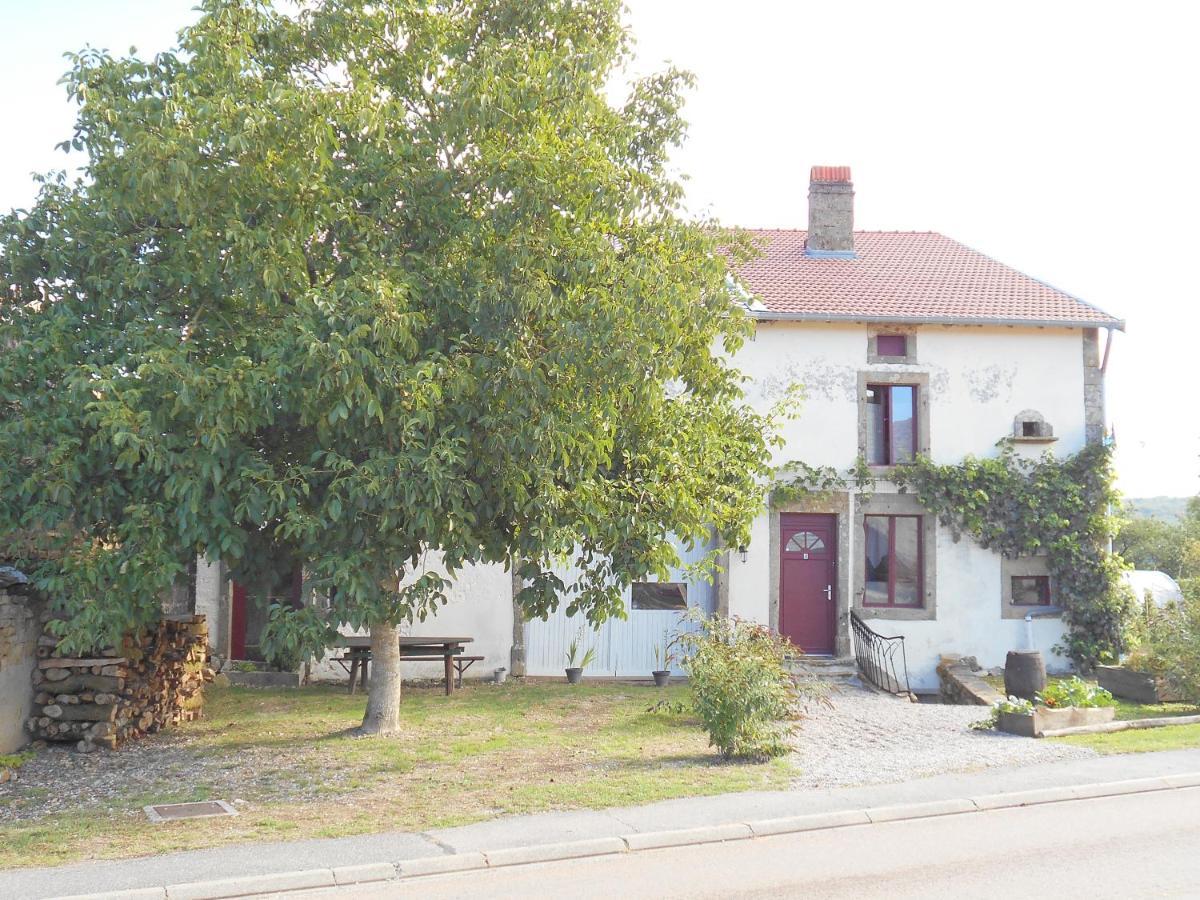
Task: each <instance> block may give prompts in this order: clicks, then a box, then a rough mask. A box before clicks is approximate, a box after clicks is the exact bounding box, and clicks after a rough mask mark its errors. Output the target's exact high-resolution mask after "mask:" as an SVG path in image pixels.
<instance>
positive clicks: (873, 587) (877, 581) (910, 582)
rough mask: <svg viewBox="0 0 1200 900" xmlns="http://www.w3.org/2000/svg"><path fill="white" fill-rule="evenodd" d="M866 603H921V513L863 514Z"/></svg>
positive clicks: (922, 552)
mask: <svg viewBox="0 0 1200 900" xmlns="http://www.w3.org/2000/svg"><path fill="white" fill-rule="evenodd" d="M863 524H864V525H865V528H866V535H865V540H864V547H865V553H864V556H865V557H866V565H867V571H866V580H865V587H866V592H865V594H864V595H863V605H864V606H902V607H909V608H917V607H920V606H922V605H923V604H922V600H921V598H922V588H923V584H922V582H923V576H922V571H923V566H924V559H923V555H924V546H923V544H922V531H921V517H920V516H864V517H863Z"/></svg>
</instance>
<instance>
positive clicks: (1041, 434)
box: [1012, 409, 1058, 444]
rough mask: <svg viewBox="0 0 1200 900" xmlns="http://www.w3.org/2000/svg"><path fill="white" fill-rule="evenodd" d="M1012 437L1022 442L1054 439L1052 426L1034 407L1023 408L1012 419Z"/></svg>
mask: <svg viewBox="0 0 1200 900" xmlns="http://www.w3.org/2000/svg"><path fill="white" fill-rule="evenodd" d="M1012 439H1013V440H1014V441H1016V442H1017V443H1023V444H1048V443H1050V442H1051V441H1056V440H1058V438H1056V437H1055V436H1054V428H1053V427H1052V426H1051V425H1050V423H1049V422H1047V421H1046V417H1045V416H1043V415H1042V414H1041V413H1040V412H1038V411H1037V410H1036V409H1025V410H1022V411H1021V412H1019V413H1017V416H1016V418H1015V419H1013V433H1012Z"/></svg>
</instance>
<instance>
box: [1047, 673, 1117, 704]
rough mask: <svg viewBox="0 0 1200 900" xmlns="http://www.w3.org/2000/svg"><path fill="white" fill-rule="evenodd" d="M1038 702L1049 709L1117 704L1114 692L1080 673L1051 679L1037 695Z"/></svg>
mask: <svg viewBox="0 0 1200 900" xmlns="http://www.w3.org/2000/svg"><path fill="white" fill-rule="evenodd" d="M1037 700H1038V703H1040V704H1042V706H1045V707H1047V708H1049V709H1061V708H1063V707H1066V706H1080V707H1085V708H1086V707H1095V706H1115V705H1116V702H1117V701H1115V700H1113V696H1112V694H1110V693H1109V692H1108V691H1106V690H1105V689H1104V688H1102V687H1098V686H1096V685H1094V684H1088V683H1087V682H1086V681H1084V680H1083V679H1082V678H1080V677H1079V676H1078V675H1072V676H1071V677H1070V678H1061V679H1059V680H1057V681H1051V682H1050V683H1049V684H1047V685H1046V687H1045V689H1044V690H1043V691H1042V692H1041V693H1040V694H1038V695H1037Z"/></svg>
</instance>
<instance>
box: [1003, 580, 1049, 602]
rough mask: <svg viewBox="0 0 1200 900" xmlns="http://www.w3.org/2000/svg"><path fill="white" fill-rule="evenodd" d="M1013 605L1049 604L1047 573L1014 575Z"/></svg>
mask: <svg viewBox="0 0 1200 900" xmlns="http://www.w3.org/2000/svg"><path fill="white" fill-rule="evenodd" d="M1012 604H1013V606H1050V576H1049V575H1014V576H1013V577H1012Z"/></svg>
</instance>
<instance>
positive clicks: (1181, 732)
mask: <svg viewBox="0 0 1200 900" xmlns="http://www.w3.org/2000/svg"><path fill="white" fill-rule="evenodd" d="M1059 677H1060V676H1055V675H1051V676H1049V680H1051V681H1053V680H1056V679H1057V678H1059ZM985 680H986V681H987V682H988V683H989V684H991V685H992V686H993V687H994V688H996V690H998V691H999V692H1000V693H1002V694H1003V693H1004V678H1003V677H997V676H994V675H989V676H988V677H987V678H986V679H985ZM1085 680H1087V681H1088V682H1089V683H1091V684H1095V681H1094V680H1092V679H1085ZM1114 699H1116V701H1117V714H1116V715H1117V718H1118V719H1122V720H1127V719H1161V718H1167V717H1170V716H1196V715H1200V707H1197V706H1193V705H1192V704H1190V703H1138V702H1136V701H1134V700H1122V699H1121V698H1120V697H1117V698H1114ZM1049 740H1053V741H1061V742H1062V743H1064V744H1074V745H1075V746H1077V747H1089V748H1091V749H1092V750H1095V751H1096V752H1097V753H1106V754H1108V753H1146V752H1149V751H1151V750H1190V749H1193V748H1196V747H1200V725H1178V726H1174V725H1170V726H1165V727H1163V728H1138V729H1134V730H1131V731H1114V732H1112V733H1111V734H1075V735H1070V736H1068V737H1061V738H1049Z"/></svg>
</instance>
